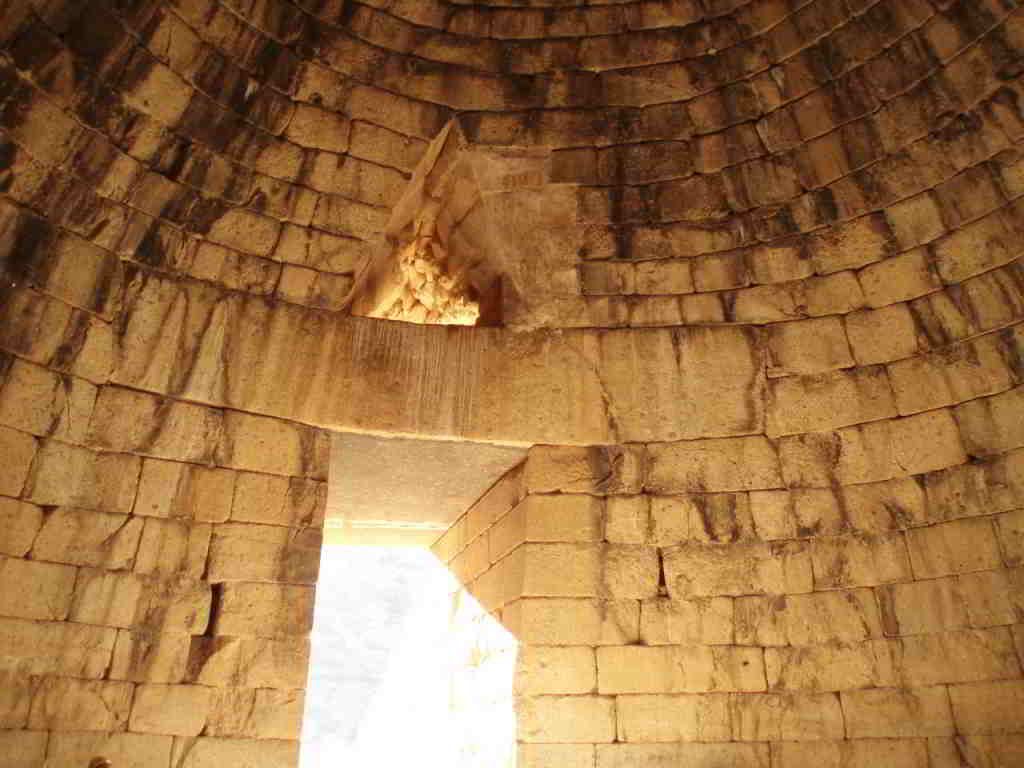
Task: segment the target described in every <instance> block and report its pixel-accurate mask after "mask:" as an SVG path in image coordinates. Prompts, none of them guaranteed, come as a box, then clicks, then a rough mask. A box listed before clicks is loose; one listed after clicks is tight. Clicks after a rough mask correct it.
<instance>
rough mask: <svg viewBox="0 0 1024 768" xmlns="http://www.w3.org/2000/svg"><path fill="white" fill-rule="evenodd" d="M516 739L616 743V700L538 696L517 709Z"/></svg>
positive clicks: (598, 697) (525, 699) (589, 697)
mask: <svg viewBox="0 0 1024 768" xmlns="http://www.w3.org/2000/svg"><path fill="white" fill-rule="evenodd" d="M516 709H517V715H518V719H519V738H520V740H522V741H528V742H541V743H552V742H553V743H591V744H592V743H602V742H611V741H614V740H615V700H614V699H613V698H610V697H607V696H537V697H530V698H524V699H520V700H519V703H518V705H517V707H516Z"/></svg>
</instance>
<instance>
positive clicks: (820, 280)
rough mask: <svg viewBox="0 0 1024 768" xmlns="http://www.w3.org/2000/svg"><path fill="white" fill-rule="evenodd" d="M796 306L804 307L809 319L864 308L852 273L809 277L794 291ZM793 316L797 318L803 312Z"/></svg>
mask: <svg viewBox="0 0 1024 768" xmlns="http://www.w3.org/2000/svg"><path fill="white" fill-rule="evenodd" d="M794 293H795V294H796V301H797V304H798V306H804V307H806V310H805V311H806V313H807V314H808V315H810V316H811V317H821V316H822V315H845V314H847V313H849V312H853V311H855V310H858V309H862V308H863V307H864V304H865V301H864V294H863V293H862V291H861V289H860V283H858V282H857V278H856V277H854V273H853V272H849V271H847V272H835V273H833V274H831V275H824V276H822V277H809V278H807V279H806V280H804V281H803V282H802V283H801V284H800V286H799V288H798V289H796V290H795V291H794ZM793 314H795V315H797V316H799V315H801V314H803V311H797V312H794V313H793Z"/></svg>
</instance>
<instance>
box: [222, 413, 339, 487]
mask: <svg viewBox="0 0 1024 768" xmlns="http://www.w3.org/2000/svg"><path fill="white" fill-rule="evenodd" d="M315 432H316V431H315V430H314V429H312V428H310V427H307V426H304V425H301V424H295V423H292V422H288V421H282V420H280V419H271V418H268V417H265V416H254V415H252V414H249V413H241V412H238V411H228V412H226V413H225V415H224V439H223V441H222V442H221V444H220V445H219V446H218V447H217V459H218V461H217V463H218V464H221V465H223V466H226V467H233V468H236V469H247V470H251V471H254V472H267V473H269V474H273V475H295V476H298V477H312V478H315V479H325V478H326V476H327V466H326V463H325V462H324V461H323V458H324V457H322V456H320V455H319V452H318V451H317V447H316V434H315Z"/></svg>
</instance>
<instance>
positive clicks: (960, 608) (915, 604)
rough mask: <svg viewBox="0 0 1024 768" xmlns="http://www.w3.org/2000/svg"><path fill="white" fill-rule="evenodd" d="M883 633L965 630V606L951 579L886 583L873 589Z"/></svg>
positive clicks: (909, 633) (966, 623) (927, 632)
mask: <svg viewBox="0 0 1024 768" xmlns="http://www.w3.org/2000/svg"><path fill="white" fill-rule="evenodd" d="M877 595H878V605H879V608H880V609H881V611H882V622H883V624H884V626H885V633H886V634H887V635H921V634H930V633H933V632H946V631H949V630H954V629H966V628H967V626H968V620H967V608H966V604H965V602H964V600H963V597H962V595H961V589H960V587H959V585H958V583H957V581H956V580H955V579H949V578H947V579H930V580H927V581H915V582H909V583H906V584H888V585H886V586H884V587H880V588H879V589H878V590H877Z"/></svg>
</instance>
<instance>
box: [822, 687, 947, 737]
mask: <svg viewBox="0 0 1024 768" xmlns="http://www.w3.org/2000/svg"><path fill="white" fill-rule="evenodd" d="M840 698H841V699H842V702H843V714H844V716H845V719H846V733H847V736H848V737H849V738H851V739H877V738H883V739H893V738H908V737H914V736H946V735H948V734H951V733H953V730H954V727H953V717H952V714H951V712H950V708H949V698H948V696H947V694H946V689H945V688H943V687H942V686H937V687H935V688H912V689H909V690H900V689H895V688H879V689H877V690H869V691H845V692H843V693H841V694H840Z"/></svg>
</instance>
